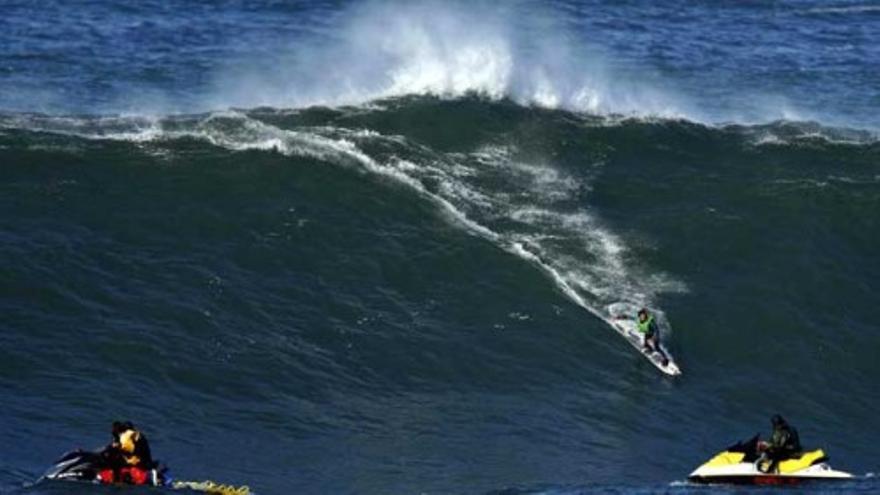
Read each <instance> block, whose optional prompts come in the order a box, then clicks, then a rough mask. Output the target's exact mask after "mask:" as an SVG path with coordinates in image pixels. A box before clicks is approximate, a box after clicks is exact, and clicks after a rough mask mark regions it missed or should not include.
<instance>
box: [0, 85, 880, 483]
mask: <svg viewBox="0 0 880 495" xmlns="http://www.w3.org/2000/svg"><path fill="white" fill-rule="evenodd" d="M878 245H880V145H878V143H877V140H876V138H875V137H874V136H873V135H872V134H870V133H867V132H862V131H853V130H847V129H836V128H829V127H823V126H820V125H818V124H810V123H784V122H779V123H771V124H766V125H760V126H744V125H727V126H724V125H715V126H707V125H701V124H695V123H691V122H687V121H679V120H669V119H632V118H622V117H621V118H617V117H613V116H612V117H598V116H589V115H584V114H580V113H571V112H568V111H564V110H544V109H537V108H531V107H527V106H521V105H517V104H515V103H512V102H509V101H506V100H501V101H490V100H486V99H482V98H473V97H464V98H456V99H437V98H432V97H408V98H397V99H389V100H383V101H377V102H374V103H372V104H371V105H369V106H357V107H338V108H335V109H334V108H323V107H315V108H312V109H306V110H274V109H269V108H265V109H254V110H247V111H244V110H241V111H235V110H230V111H226V112H217V113H206V114H194V115H180V116H172V117H161V118H145V117H124V116H119V117H115V116H103V117H89V116H82V117H76V116H67V117H58V116H47V115H40V114H22V113H9V114H6V115H4V116H3V117H2V118H0V314H2V315H3V318H2V320H0V399H2V402H3V413H2V423H3V426H2V428H0V446H2V447H0V491H2V492H9V493H28V494H31V493H33V494H37V493H98V492H99V493H110V492H113V493H117V492H120V493H121V490H115V489H114V490H107V489H102V488H99V487H88V486H85V487H82V488H79V487H77V488H76V489H74V488H72V487H71V486H67V485H65V486H58V485H52V484H40V485H37V486H36V487H27V486H26V485H28V484H29V483H30V482H32V481H33V480H34V479H36V478H37V477H38V476H39V474H40V473H41V472H42V470H43V469H44V468H45V467H46V466H47V465H48V464H50V463H51V462H52V461H53V460H54V459H55V457H57V456H58V455H59V454H60V453H61V452H63V451H65V450H68V449H70V448H74V447H84V448H92V447H96V446H98V445H100V444H102V443H104V442H105V441H106V437H107V436H108V434H107V430H108V428H109V426H108V425H109V422H110V421H112V420H113V419H116V418H128V419H131V420H132V421H134V422H135V423H136V424H138V425H140V426H141V427H142V429H143V430H144V431H145V433H146V434H147V435H148V436H149V438H150V441H151V443H152V447H153V452H154V455H155V456H156V457H159V458H161V459H162V460H164V461H165V462H167V463H168V464H169V465H170V466H171V467H172V470H173V473H174V474H175V475H176V476H177V477H178V478H182V479H205V478H207V479H214V480H217V481H223V482H229V483H235V484H248V485H250V486H251V487H252V488H253V489H254V490H255V491H256V492H257V493H260V494H271V493H580V492H590V493H592V492H599V493H660V492H672V493H705V492H706V491H705V489H700V488H695V487H691V486H688V485H687V484H682V483H680V482H681V481H683V480H685V479H686V477H687V474H688V473H689V472H690V471H691V470H692V469H694V468H695V467H696V466H697V465H699V464H700V463H702V462H703V461H704V460H706V459H707V458H708V457H710V456H711V455H712V454H714V452H716V451H717V450H720V449H721V448H722V447H724V446H725V445H728V444H730V443H732V442H733V441H735V440H737V439H739V438H744V437H747V436H750V435H752V434H754V433H755V432H757V431H763V432H764V433H765V434H766V432H767V430H768V429H769V424H768V418H769V416H770V415H771V414H773V413H776V412H780V413H782V414H784V415H785V416H787V417H788V418H789V419H790V421H791V422H792V423H794V424H795V425H796V426H797V427H798V428H799V430H800V433H801V439H802V441H803V443H804V444H806V445H807V446H815V447H822V448H824V449H825V450H826V452H827V453H828V454H829V455H830V457H831V460H832V464H833V465H834V466H835V467H837V468H839V469H843V470H847V471H851V472H853V473H855V474H857V475H859V476H860V477H862V476H864V475H865V474H866V473H870V472H873V471H876V470H877V469H878V460H877V459H878V457H877V445H878V444H880V429H878V423H877V420H876V411H877V409H878V407H880V393H878V391H880V388H878V386H877V383H876V377H877V376H878V375H880V362H878V359H877V351H878V349H880V334H878V332H877V316H876V313H877V308H878V307H880V294H878V290H877V280H878V279H880V256H878ZM620 300H626V301H633V302H637V303H640V304H646V305H649V306H651V307H653V308H655V309H657V310H658V311H659V312H662V314H663V315H665V319H666V320H667V321H668V323H669V325H668V326H667V327H666V331H667V333H666V335H665V339H666V343H667V345H668V346H669V347H670V348H671V350H672V352H673V354H674V355H675V357H676V359H677V361H678V362H679V365H680V366H681V367H682V369H683V371H684V374H683V376H681V377H678V378H669V377H665V376H663V375H661V374H660V373H659V372H658V371H657V370H656V369H654V368H653V367H652V366H651V365H650V364H649V363H648V362H647V361H646V360H645V359H643V358H642V357H641V356H639V355H638V354H637V353H636V352H635V351H634V350H633V349H632V348H630V347H629V346H628V345H627V344H626V343H625V342H624V341H623V339H621V338H620V337H619V336H618V335H617V334H615V333H614V332H613V331H612V330H611V328H609V327H608V326H607V325H606V324H605V323H604V322H603V321H601V320H600V319H598V318H596V317H595V316H594V315H593V314H592V313H591V311H601V310H602V308H604V305H606V304H608V303H611V302H615V301H620ZM878 490H880V485H878V484H877V482H876V481H874V480H873V479H872V478H870V477H869V478H867V479H865V478H860V479H859V480H857V481H854V482H852V483H848V484H846V485H844V486H843V487H839V486H837V487H836V486H827V485H826V486H821V485H820V486H818V487H814V488H812V489H807V490H806V491H807V492H808V493H824V492H829V493H874V492H876V491H878ZM136 491H137V492H138V493H140V492H141V491H140V490H136ZM148 491H149V492H150V493H152V492H153V491H152V490H148ZM134 492H135V491H132V493H134ZM143 492H144V493H146V492H147V491H143ZM759 492H760V493H762V491H760V490H757V491H756V490H744V491H742V493H759ZM770 492H775V491H772V490H771V491H769V492H768V493H770ZM126 493H128V491H126ZM713 493H714V491H713ZM797 493H802V491H801V490H798V491H797Z"/></svg>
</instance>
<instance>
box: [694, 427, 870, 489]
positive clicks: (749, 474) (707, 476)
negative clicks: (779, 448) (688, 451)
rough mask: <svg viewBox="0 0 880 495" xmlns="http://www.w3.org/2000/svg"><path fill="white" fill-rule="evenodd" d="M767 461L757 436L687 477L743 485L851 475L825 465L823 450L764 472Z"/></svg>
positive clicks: (807, 452)
mask: <svg viewBox="0 0 880 495" xmlns="http://www.w3.org/2000/svg"><path fill="white" fill-rule="evenodd" d="M769 467H770V461H768V460H764V459H762V458H761V456H760V454H759V453H758V435H755V436H754V437H753V438H752V439H751V440H749V441H747V442H739V443H737V444H736V445H732V446H730V447H728V448H727V449H725V450H724V451H723V452H720V453H719V454H717V455H716V456H715V457H713V458H711V459H709V461H708V462H706V463H705V464H703V465H702V466H700V467H698V468H697V469H696V470H695V471H694V472H693V473H691V474H690V476H688V480H689V481H691V482H694V483H727V484H742V485H788V484H796V483H801V482H804V481H816V480H823V481H834V480H847V479H851V478H852V477H853V476H852V474H850V473H846V472H843V471H835V470H834V469H831V466H829V465H828V457H827V456H826V455H825V452H824V451H823V450H822V449H816V450H809V451H804V452H801V453H800V454H798V455H796V456H794V457H791V458H789V459H785V460H782V461H780V462H779V465H778V466H777V468H776V469H775V470H774V472H772V473H770V472H765V471H766V470H767V469H768V468H769Z"/></svg>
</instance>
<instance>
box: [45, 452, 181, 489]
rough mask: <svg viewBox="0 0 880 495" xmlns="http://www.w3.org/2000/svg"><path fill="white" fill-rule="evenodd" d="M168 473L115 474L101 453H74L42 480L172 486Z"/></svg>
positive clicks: (159, 470)
mask: <svg viewBox="0 0 880 495" xmlns="http://www.w3.org/2000/svg"><path fill="white" fill-rule="evenodd" d="M167 471H168V470H167V468H165V467H161V466H159V465H158V464H157V465H156V466H155V467H154V468H153V469H142V468H138V467H124V468H122V469H117V470H114V469H112V467H110V466H109V465H108V463H107V460H106V458H105V457H104V456H102V455H101V453H100V452H90V451H86V450H74V451H72V452H68V453H66V454H64V455H63V456H61V458H59V459H58V460H57V461H55V464H53V465H52V467H50V468H49V469H48V470H47V471H46V472H45V473H44V474H43V476H42V477H41V478H40V479H41V480H43V479H46V480H64V481H82V482H88V483H105V484H109V483H123V484H129V485H148V486H168V485H169V484H170V481H171V480H170V478H169V477H168V476H167Z"/></svg>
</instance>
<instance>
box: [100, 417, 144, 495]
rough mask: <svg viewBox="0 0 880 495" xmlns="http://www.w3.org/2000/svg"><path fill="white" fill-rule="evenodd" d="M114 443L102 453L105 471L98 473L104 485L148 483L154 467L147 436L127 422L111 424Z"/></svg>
mask: <svg viewBox="0 0 880 495" xmlns="http://www.w3.org/2000/svg"><path fill="white" fill-rule="evenodd" d="M111 433H112V435H113V441H112V442H111V443H110V444H109V445H107V447H105V448H104V450H102V451H101V456H102V457H103V458H104V460H105V462H106V469H104V470H102V471H101V472H99V473H98V475H99V478H100V479H101V481H102V482H104V483H129V484H133V485H142V484H145V483H149V482H150V474H151V471H152V469H153V468H154V467H156V464H155V463H154V462H153V456H152V454H151V453H150V444H149V442H147V437H146V436H144V434H143V433H141V432H140V431H138V430H137V428H135V426H134V425H133V424H132V423H131V422H130V421H125V422H119V421H114V422H113V428H112V430H111Z"/></svg>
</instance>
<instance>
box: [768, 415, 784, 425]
mask: <svg viewBox="0 0 880 495" xmlns="http://www.w3.org/2000/svg"><path fill="white" fill-rule="evenodd" d="M770 422H771V423H773V427H774V428H777V427H780V426H785V420H784V419H783V418H782V416H780V415H778V414H774V415H773V417H772V418H770Z"/></svg>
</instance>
